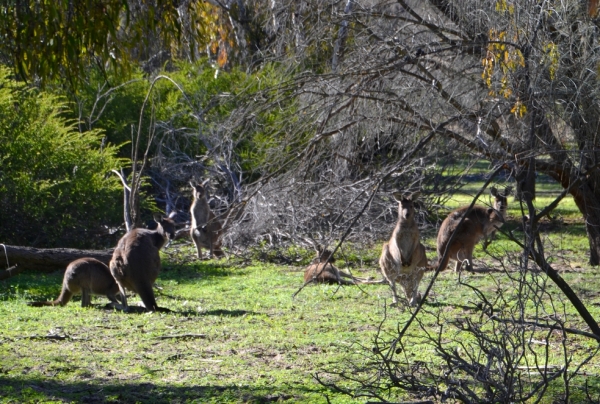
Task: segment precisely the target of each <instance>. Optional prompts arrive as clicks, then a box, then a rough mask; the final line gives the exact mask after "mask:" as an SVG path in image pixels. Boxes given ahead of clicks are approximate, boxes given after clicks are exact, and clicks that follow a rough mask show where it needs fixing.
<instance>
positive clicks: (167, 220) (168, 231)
mask: <svg viewBox="0 0 600 404" xmlns="http://www.w3.org/2000/svg"><path fill="white" fill-rule="evenodd" d="M154 221H155V222H156V223H157V224H158V227H157V228H156V231H157V232H159V233H161V234H162V235H163V237H165V238H166V239H168V240H172V239H173V238H175V222H174V221H173V219H172V218H171V217H165V216H162V215H160V214H155V215H154Z"/></svg>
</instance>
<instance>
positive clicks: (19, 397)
mask: <svg viewBox="0 0 600 404" xmlns="http://www.w3.org/2000/svg"><path fill="white" fill-rule="evenodd" d="M191 371H196V372H197V371H201V369H194V370H190V372H191ZM314 393H318V391H317V390H311V389H309V388H306V387H305V388H302V387H299V388H296V387H294V388H290V387H285V388H281V389H280V388H277V387H276V386H268V387H251V386H228V385H225V386H208V385H193V386H181V385H172V384H169V385H166V384H165V385H156V384H154V383H127V384H125V383H118V382H117V383H115V382H111V381H110V380H106V379H104V380H91V381H82V382H66V383H63V382H60V381H58V380H53V379H47V378H45V377H6V376H0V397H2V400H3V402H9V403H34V402H35V403H39V402H59V401H60V402H77V403H94V404H96V403H98V404H99V403H136V402H137V403H155V404H163V403H165V404H166V403H174V402H178V403H179V402H198V403H201V402H207V401H210V402H214V403H218V402H222V403H229V402H244V403H257V404H258V403H271V402H283V401H288V400H291V401H290V402H297V401H299V400H301V399H302V397H303V396H304V395H306V394H311V395H313V394H314Z"/></svg>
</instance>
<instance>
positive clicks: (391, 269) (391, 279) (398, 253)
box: [379, 192, 427, 306]
mask: <svg viewBox="0 0 600 404" xmlns="http://www.w3.org/2000/svg"><path fill="white" fill-rule="evenodd" d="M393 195H394V199H395V200H396V201H398V223H396V227H395V228H394V231H393V232H392V236H391V238H390V240H389V241H388V242H387V243H385V244H384V245H383V248H382V251H381V256H380V257H379V267H380V268H381V273H382V274H383V277H384V278H385V279H386V280H387V281H388V283H389V285H390V287H391V288H392V305H394V306H397V305H398V294H397V292H396V282H398V283H400V286H401V287H402V289H404V293H405V294H406V298H407V299H408V302H409V304H410V305H411V306H416V305H417V304H419V302H420V301H421V294H420V293H418V289H419V282H421V278H423V273H424V271H425V268H427V256H426V254H425V247H424V246H423V244H421V242H420V236H421V235H420V233H419V227H418V226H417V222H416V221H415V206H414V201H415V200H416V199H417V197H418V196H419V192H415V193H413V194H412V195H410V196H408V197H404V196H402V193H400V192H394V194H393Z"/></svg>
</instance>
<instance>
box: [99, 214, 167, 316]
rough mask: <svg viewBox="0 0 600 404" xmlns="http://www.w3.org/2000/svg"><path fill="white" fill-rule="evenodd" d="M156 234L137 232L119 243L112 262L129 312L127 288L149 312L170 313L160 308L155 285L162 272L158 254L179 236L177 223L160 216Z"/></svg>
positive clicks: (148, 231)
mask: <svg viewBox="0 0 600 404" xmlns="http://www.w3.org/2000/svg"><path fill="white" fill-rule="evenodd" d="M154 220H155V221H156V223H158V227H157V228H156V230H148V229H133V230H131V231H130V232H128V233H127V234H125V235H124V236H123V237H121V239H120V240H119V243H118V244H117V247H116V248H115V251H114V253H113V256H112V259H111V261H110V265H109V266H110V272H111V273H112V275H113V276H114V278H115V280H116V281H117V284H118V285H119V289H120V290H121V294H122V295H123V305H124V306H125V310H127V309H128V306H127V298H126V297H125V288H127V289H129V290H131V291H133V292H135V293H137V294H138V295H140V298H141V299H142V302H144V306H145V307H146V309H147V310H151V311H157V310H160V311H168V310H167V309H161V308H159V307H158V305H157V304H156V299H155V298H154V292H153V291H152V285H153V284H154V282H155V281H156V278H157V277H158V273H159V272H160V255H159V253H158V251H159V250H160V249H161V248H162V247H163V246H164V245H165V244H166V243H167V241H168V240H169V239H171V238H173V236H174V235H175V225H174V223H173V220H171V219H170V218H167V217H161V216H160V215H156V216H155V218H154Z"/></svg>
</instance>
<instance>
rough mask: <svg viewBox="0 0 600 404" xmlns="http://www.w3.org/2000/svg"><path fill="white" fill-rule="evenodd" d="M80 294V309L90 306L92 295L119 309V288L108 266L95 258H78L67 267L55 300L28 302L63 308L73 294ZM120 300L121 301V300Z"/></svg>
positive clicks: (39, 305) (33, 304) (36, 305)
mask: <svg viewBox="0 0 600 404" xmlns="http://www.w3.org/2000/svg"><path fill="white" fill-rule="evenodd" d="M79 292H81V294H82V297H81V307H87V306H90V305H91V300H92V295H104V296H106V297H107V298H108V300H110V301H111V302H112V303H113V304H114V305H115V306H116V307H120V303H119V302H118V301H117V297H122V296H121V294H120V291H119V286H118V285H117V282H115V279H114V278H113V277H112V275H111V274H110V271H109V270H108V266H106V264H105V263H103V262H101V261H98V260H97V259H95V258H80V259H78V260H75V261H73V262H71V263H70V264H69V265H68V266H67V270H66V271H65V276H64V277H63V284H62V290H61V292H60V295H59V296H58V298H57V299H56V300H53V301H49V302H29V303H27V304H28V305H29V306H34V307H42V306H59V305H60V306H64V305H66V304H67V303H68V302H69V301H70V300H71V298H72V297H73V295H74V294H76V293H79ZM121 300H122V299H121Z"/></svg>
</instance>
